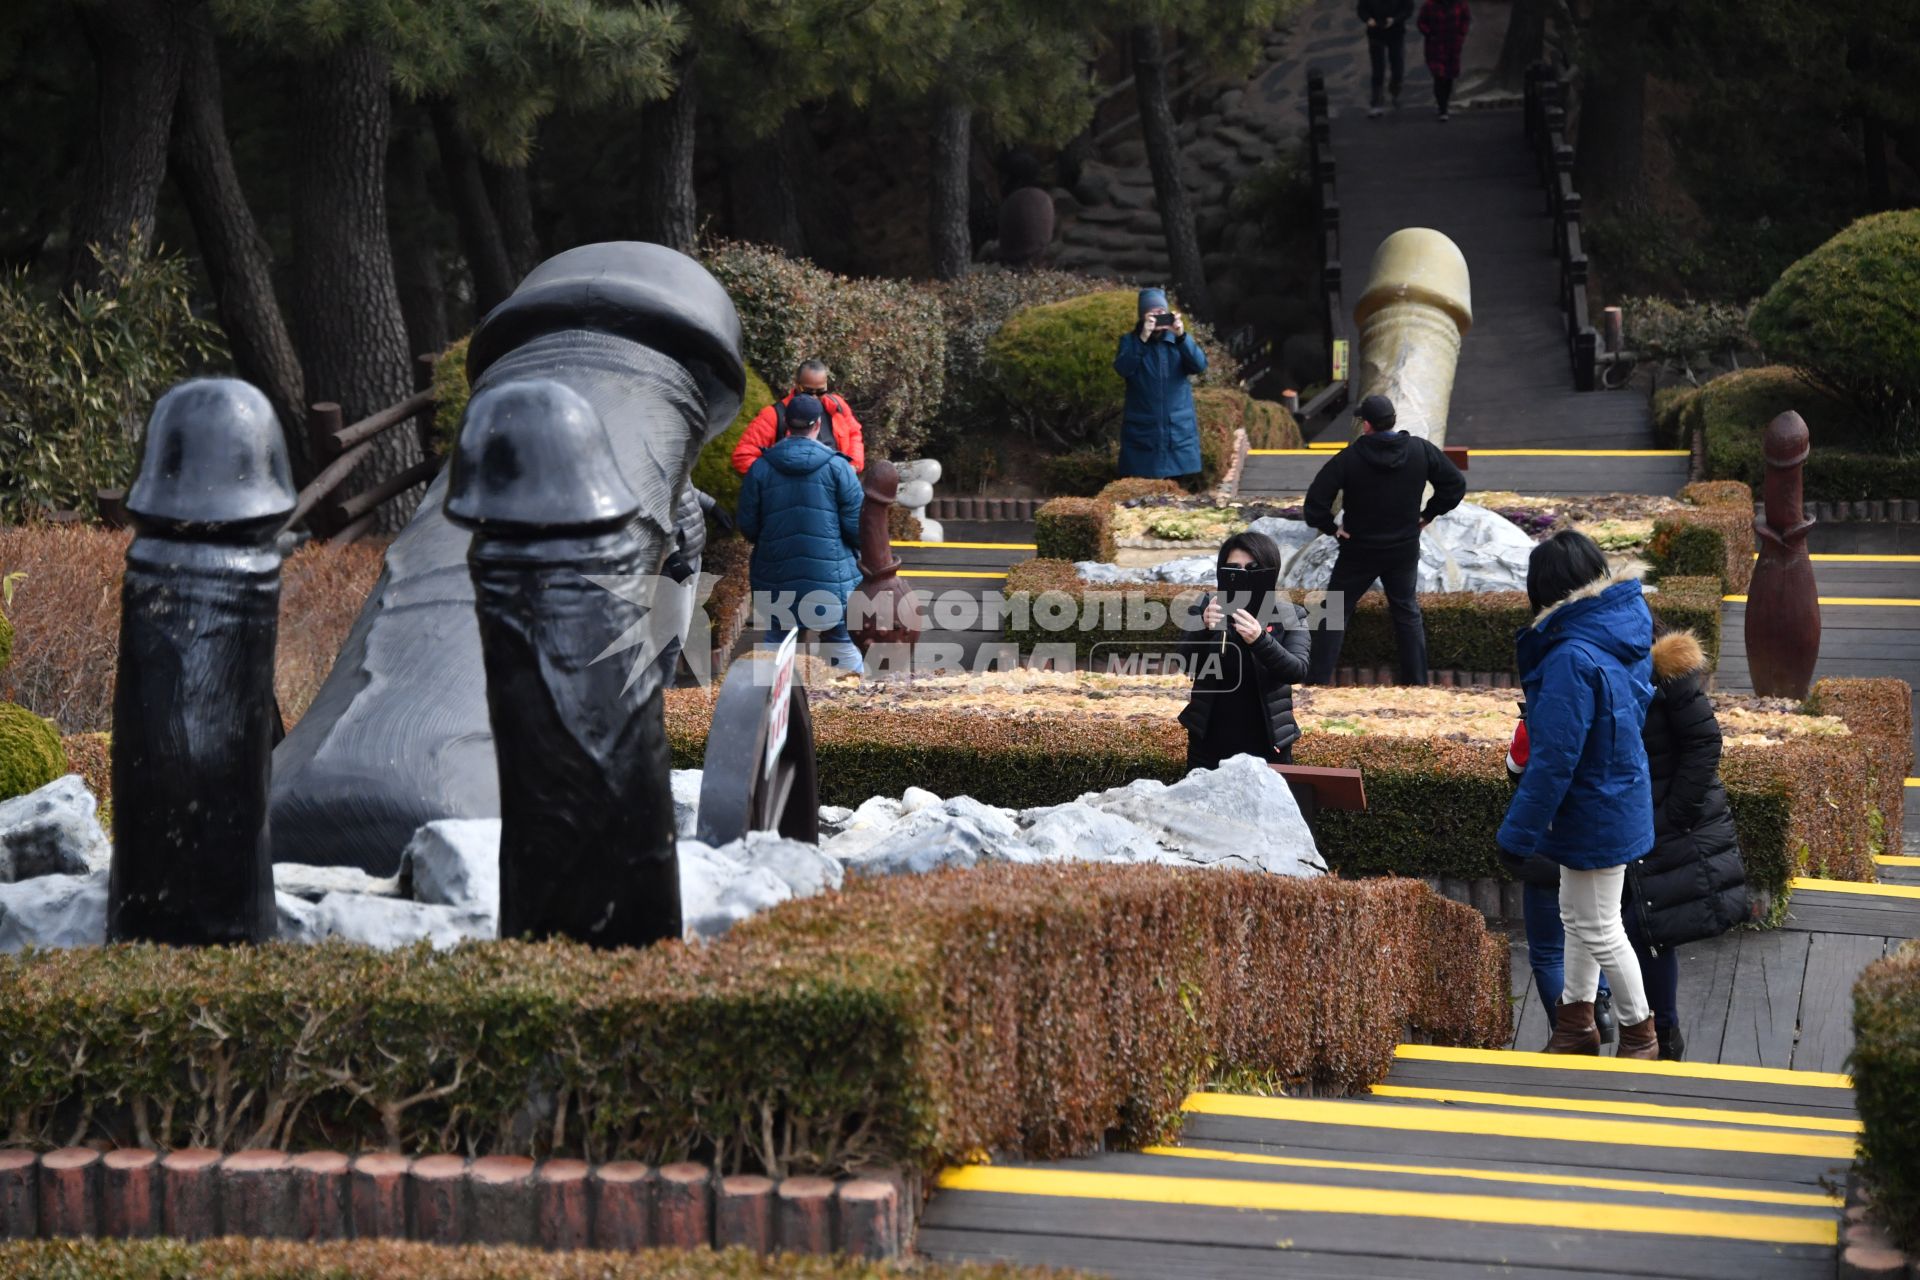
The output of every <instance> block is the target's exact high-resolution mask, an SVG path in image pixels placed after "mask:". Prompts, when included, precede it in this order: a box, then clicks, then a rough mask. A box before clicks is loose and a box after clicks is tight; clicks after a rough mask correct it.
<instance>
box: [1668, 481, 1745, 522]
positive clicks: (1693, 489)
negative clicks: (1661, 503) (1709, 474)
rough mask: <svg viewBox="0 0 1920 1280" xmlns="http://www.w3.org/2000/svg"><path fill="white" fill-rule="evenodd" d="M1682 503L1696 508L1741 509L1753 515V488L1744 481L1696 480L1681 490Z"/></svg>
mask: <svg viewBox="0 0 1920 1280" xmlns="http://www.w3.org/2000/svg"><path fill="white" fill-rule="evenodd" d="M1680 501H1682V502H1684V503H1687V504H1688V505H1689V506H1695V507H1740V508H1743V509H1744V510H1745V511H1746V513H1747V514H1748V515H1749V516H1751V515H1752V514H1753V488H1752V486H1750V485H1748V484H1747V482H1746V481H1744V480H1695V481H1694V482H1693V483H1692V484H1690V485H1687V486H1685V487H1684V488H1682V489H1681V490H1680Z"/></svg>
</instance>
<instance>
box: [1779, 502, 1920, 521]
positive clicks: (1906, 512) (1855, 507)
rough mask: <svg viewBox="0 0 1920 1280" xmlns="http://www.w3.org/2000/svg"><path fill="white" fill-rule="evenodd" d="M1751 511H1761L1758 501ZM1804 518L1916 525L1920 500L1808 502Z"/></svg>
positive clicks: (1919, 513)
mask: <svg viewBox="0 0 1920 1280" xmlns="http://www.w3.org/2000/svg"><path fill="white" fill-rule="evenodd" d="M1753 514H1754V515H1755V516H1756V517H1757V516H1760V515H1762V514H1764V512H1763V509H1762V506H1761V504H1760V503H1758V502H1756V503H1754V504H1753ZM1806 514H1807V518H1808V519H1810V520H1813V521H1814V522H1816V523H1818V524H1920V499H1915V498H1875V499H1873V500H1872V501H1870V502H1868V501H1861V502H1827V501H1820V502H1809V503H1807V504H1806Z"/></svg>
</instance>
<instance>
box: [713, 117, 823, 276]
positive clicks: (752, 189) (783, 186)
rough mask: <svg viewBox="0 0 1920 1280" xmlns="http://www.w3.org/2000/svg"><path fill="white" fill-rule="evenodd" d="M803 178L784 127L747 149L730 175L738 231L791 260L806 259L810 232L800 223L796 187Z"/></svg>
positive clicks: (733, 166)
mask: <svg viewBox="0 0 1920 1280" xmlns="http://www.w3.org/2000/svg"><path fill="white" fill-rule="evenodd" d="M801 176H802V175H800V174H799V173H797V172H796V171H795V169H794V166H793V163H792V157H790V156H789V155H788V154H787V145H786V137H785V131H784V130H775V131H774V132H773V133H772V134H769V135H768V136H767V137H765V138H761V139H759V140H758V141H756V142H754V143H752V144H751V145H750V146H748V147H746V148H745V149H744V150H743V151H742V152H741V153H740V154H739V156H738V158H737V159H736V160H735V162H734V164H733V165H732V166H731V169H730V171H729V173H728V174H727V189H728V191H729V192H731V193H732V199H733V210H734V230H735V232H736V234H738V235H739V236H740V237H741V238H742V239H743V240H750V241H752V242H753V243H755V244H764V245H771V246H772V247H773V248H775V249H778V250H779V251H780V252H782V253H784V254H786V255H787V256H788V257H789V258H804V257H806V256H807V233H806V229H805V228H804V227H803V226H802V225H801V222H800V200H799V197H798V195H797V194H796V191H797V187H796V185H795V184H796V183H797V182H798V181H799V180H800V178H801Z"/></svg>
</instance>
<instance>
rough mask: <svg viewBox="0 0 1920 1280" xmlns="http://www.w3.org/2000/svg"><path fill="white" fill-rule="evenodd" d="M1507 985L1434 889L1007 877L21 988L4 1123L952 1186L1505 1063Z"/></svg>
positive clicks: (163, 1137)
mask: <svg viewBox="0 0 1920 1280" xmlns="http://www.w3.org/2000/svg"><path fill="white" fill-rule="evenodd" d="M686 692H690V693H694V694H696V695H698V696H700V697H702V698H704V697H705V695H706V692H707V691H705V690H689V691H686ZM825 776H827V777H829V778H831V777H832V773H831V768H829V771H828V773H827V774H826V775H825ZM1506 983H1507V947H1506V942H1505V940H1504V939H1502V938H1498V937H1495V936H1493V935H1491V934H1489V933H1488V932H1487V931H1486V929H1485V928H1484V926H1483V924H1482V922H1481V920H1480V918H1479V916H1478V915H1477V914H1476V913H1475V912H1474V911H1472V909H1471V908H1468V907H1464V906H1461V905H1459V904H1456V903H1450V902H1447V901H1446V900H1444V899H1442V898H1440V897H1439V896H1438V895H1437V894H1434V893H1433V892H1431V891H1430V890H1429V889H1427V887H1426V886H1424V885H1422V884H1420V883H1418V882H1416V881H1409V880H1376V881H1368V882H1343V881H1337V880H1332V879H1319V880H1295V879H1289V878H1284V877H1279V876H1267V875H1261V874H1257V873H1238V872H1227V871H1194V870H1191V869H1183V868H1175V867H1164V866H1119V867H1115V866H1104V867H1103V866H1088V865H1084V864H1081V865H1053V866H1007V865H1001V866H994V867H984V868H979V869H976V870H971V871H965V872H949V873H940V874H934V875H926V876H897V877H886V878H882V879H877V880H856V881H851V882H849V886H848V887H847V888H846V889H845V890H843V891H841V892H838V893H833V894H828V895H825V896H822V897H818V898H812V899H807V900H804V901H796V902H789V903H786V904H783V905H782V906H780V907H778V908H776V909H774V910H773V911H771V912H768V913H766V914H764V915H761V916H757V917H754V918H753V919H750V920H748V921H745V922H744V923H742V924H740V925H738V926H736V927H735V928H734V929H733V930H732V931H731V932H730V933H728V934H727V935H726V936H725V937H723V938H721V939H719V940H718V941H716V942H713V943H711V944H694V945H685V944H682V943H679V942H668V943H662V944H660V945H658V946H655V947H651V948H648V949H646V950H644V951H632V950H620V951H601V950H595V949H593V948H589V947H584V946H580V945H578V944H572V943H562V942H548V943H537V944H536V943H522V942H498V943H483V944H469V945H466V946H462V947H460V948H457V949H455V950H453V951H449V952H435V951H433V950H431V949H430V948H427V947H426V946H424V945H422V946H420V947H417V948H414V949H411V950H406V951H399V952H391V953H387V952H377V951H370V950H367V949H365V948H357V947H349V946H345V945H341V944H337V943H334V944H327V945H322V946H311V947H308V946H282V945H271V946H264V947H240V948H218V947H209V948H190V949H188V948H182V949H172V948H163V947H155V946H113V947H105V948H88V949H75V950H63V951H48V952H36V953H26V954H22V955H18V956H9V957H4V958H0V1044H5V1045H7V1047H8V1054H9V1064H8V1067H9V1069H8V1070H7V1071H6V1072H5V1073H4V1074H0V1114H4V1115H6V1116H8V1117H9V1118H10V1122H11V1125H12V1129H11V1140H12V1141H14V1142H25V1143H28V1144H30V1145H34V1146H50V1145H55V1144H58V1143H63V1142H71V1141H77V1140H78V1139H79V1138H80V1137H83V1136H86V1137H92V1136H99V1137H104V1138H106V1139H107V1140H109V1141H115V1142H119V1143H122V1144H132V1143H138V1144H139V1145H142V1146H156V1147H180V1146H213V1147H219V1148H222V1149H229V1150H230V1149H234V1148H240V1147H257V1146H279V1147H290V1148H291V1147H300V1146H307V1145H312V1146H318V1147H322V1148H328V1149H353V1148H355V1147H359V1148H362V1149H365V1148H369V1147H385V1148H387V1149H391V1150H404V1151H466V1152H471V1153H473V1154H481V1153H485V1152H506V1153H527V1154H532V1155H536V1156H549V1155H578V1156H584V1157H585V1158H587V1159H590V1160H596V1161H604V1160H611V1159H622V1158H630V1159H639V1160H644V1161H647V1162H649V1163H656V1164H657V1163H662V1162H664V1161H668V1160H672V1159H685V1158H689V1157H694V1158H699V1159H702V1160H711V1161H712V1162H713V1163H714V1164H716V1165H718V1166H720V1167H722V1168H726V1169H730V1170H731V1169H740V1168H756V1167H757V1168H763V1169H766V1170H768V1171H770V1172H773V1173H776V1174H787V1173H794V1172H808V1171H816V1170H817V1171H822V1172H828V1173H832V1172H839V1171H842V1170H846V1169H849V1168H857V1167H860V1166H862V1165H865V1164H871V1163H876V1162H879V1163H900V1164H906V1165H909V1166H915V1167H921V1168H926V1169H932V1168H935V1167H938V1166H941V1165H944V1164H947V1163H951V1162H953V1161H958V1160H966V1159H970V1158H977V1157H978V1155H979V1154H980V1153H982V1152H992V1151H1018V1152H1022V1153H1024V1154H1026V1155H1028V1156H1031V1157H1034V1158H1056V1157H1063V1156H1069V1155H1074V1154H1078V1153H1082V1152H1086V1151H1089V1150H1092V1149H1095V1148H1096V1147H1098V1146H1100V1145H1101V1144H1102V1143H1103V1142H1108V1143H1116V1142H1117V1143H1119V1144H1123V1145H1139V1144H1142V1143H1146V1142H1150V1141H1158V1140H1162V1139H1164V1138H1165V1137H1166V1136H1167V1135H1169V1134H1170V1133H1171V1132H1172V1131H1173V1130H1174V1129H1175V1128H1176V1126H1177V1124H1178V1122H1179V1118H1180V1102H1181V1099H1182V1098H1183V1097H1184V1096H1185V1095H1186V1094H1187V1092H1189V1091H1190V1090H1191V1089H1193V1088H1195V1087H1197V1086H1198V1085H1200V1084H1202V1083H1204V1082H1205V1081H1206V1080H1207V1079H1209V1078H1211V1077H1210V1075H1209V1073H1210V1072H1212V1071H1214V1070H1215V1069H1216V1068H1222V1069H1230V1068H1244V1069H1247V1070H1253V1071H1258V1072H1261V1073H1264V1074H1267V1075H1270V1076H1273V1077H1277V1078H1281V1079H1284V1080H1286V1081H1288V1082H1291V1083H1297V1084H1300V1085H1303V1086H1311V1087H1314V1088H1318V1089H1323V1090H1333V1091H1342V1092H1351V1091H1355V1090H1358V1089H1361V1088H1363V1087H1365V1086H1367V1085H1368V1084H1370V1083H1372V1082H1374V1081H1377V1080H1378V1079H1380V1078H1381V1077H1382V1076H1384V1075H1385V1074H1386V1070H1387V1067H1388V1066H1389V1064H1390V1062H1391V1060H1392V1055H1393V1047H1394V1045H1395V1044H1396V1043H1397V1042H1398V1041H1400V1040H1401V1039H1403V1038H1404V1037H1405V1036H1406V1035H1407V1034H1408V1033H1409V1031H1410V1030H1415V1029H1417V1030H1418V1031H1420V1032H1423V1033H1425V1034H1428V1035H1431V1036H1433V1037H1435V1038H1436V1039H1438V1040H1440V1041H1442V1042H1447V1043H1461V1044H1470V1045H1496V1044H1501V1043H1504V1042H1505V1040H1506V1038H1507V1034H1508V1000H1507V991H1506Z"/></svg>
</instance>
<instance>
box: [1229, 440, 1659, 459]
mask: <svg viewBox="0 0 1920 1280" xmlns="http://www.w3.org/2000/svg"><path fill="white" fill-rule="evenodd" d="M1350 443H1351V441H1346V440H1342V441H1340V442H1338V443H1324V444H1323V443H1314V444H1310V445H1308V446H1307V447H1306V448H1304V449H1249V450H1247V456H1248V457H1250V458H1311V457H1317V456H1318V455H1320V454H1323V453H1331V452H1333V451H1335V450H1339V449H1344V448H1346V447H1347V445H1348V444H1350ZM1692 456H1693V455H1692V454H1690V453H1688V452H1687V451H1686V450H1685V449H1475V448H1471V447H1469V448H1468V449H1467V460H1468V462H1469V463H1471V462H1473V461H1474V460H1476V459H1479V458H1688V457H1692Z"/></svg>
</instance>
